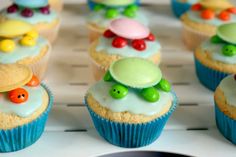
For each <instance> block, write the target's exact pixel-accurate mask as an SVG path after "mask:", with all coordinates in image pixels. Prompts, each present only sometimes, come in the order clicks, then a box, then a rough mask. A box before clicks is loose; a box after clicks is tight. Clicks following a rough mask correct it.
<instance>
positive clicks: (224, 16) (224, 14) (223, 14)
mask: <svg viewBox="0 0 236 157" xmlns="http://www.w3.org/2000/svg"><path fill="white" fill-rule="evenodd" d="M218 17H219V19H221V20H222V21H229V20H230V18H231V16H230V13H229V12H228V11H222V12H221V13H220V14H219V15H218Z"/></svg>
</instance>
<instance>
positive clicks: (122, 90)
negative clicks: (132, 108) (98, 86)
mask: <svg viewBox="0 0 236 157" xmlns="http://www.w3.org/2000/svg"><path fill="white" fill-rule="evenodd" d="M127 94H128V88H126V87H125V86H123V85H120V84H115V85H113V86H112V88H111V90H110V95H111V96H112V97H113V98H114V99H122V98H124V97H125V96H126V95H127Z"/></svg>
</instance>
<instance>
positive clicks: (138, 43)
mask: <svg viewBox="0 0 236 157" xmlns="http://www.w3.org/2000/svg"><path fill="white" fill-rule="evenodd" d="M132 46H133V48H134V49H136V50H138V51H144V50H145V49H146V47H147V46H146V43H145V41H144V40H142V39H138V40H133V41H132Z"/></svg>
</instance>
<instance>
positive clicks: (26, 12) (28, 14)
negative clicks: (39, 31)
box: [21, 8, 34, 17]
mask: <svg viewBox="0 0 236 157" xmlns="http://www.w3.org/2000/svg"><path fill="white" fill-rule="evenodd" d="M21 15H22V16H23V17H32V16H33V15H34V12H33V11H32V10H31V9H29V8H25V9H23V10H22V11H21Z"/></svg>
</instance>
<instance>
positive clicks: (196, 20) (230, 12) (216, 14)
mask: <svg viewBox="0 0 236 157" xmlns="http://www.w3.org/2000/svg"><path fill="white" fill-rule="evenodd" d="M181 19H182V23H183V40H184V42H185V44H186V46H187V47H188V48H189V49H191V50H194V49H195V48H196V47H198V46H199V45H200V43H201V42H202V41H203V40H206V39H208V38H210V37H211V36H212V35H214V34H215V33H216V29H217V26H220V25H222V24H226V23H232V22H236V8H235V7H234V6H233V5H232V4H231V3H229V2H228V1H227V0H217V1H216V0H202V1H200V2H199V3H197V4H195V5H193V6H192V8H191V10H189V11H188V12H186V13H185V14H184V15H182V17H181Z"/></svg>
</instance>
